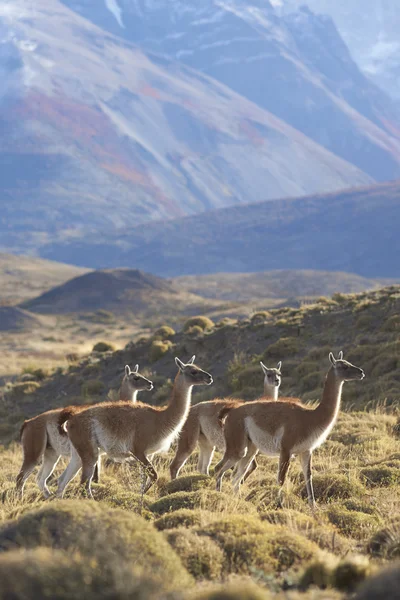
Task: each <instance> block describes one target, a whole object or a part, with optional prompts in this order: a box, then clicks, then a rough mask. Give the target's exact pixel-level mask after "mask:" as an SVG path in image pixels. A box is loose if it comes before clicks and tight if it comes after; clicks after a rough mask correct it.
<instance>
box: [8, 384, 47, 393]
mask: <svg viewBox="0 0 400 600" xmlns="http://www.w3.org/2000/svg"><path fill="white" fill-rule="evenodd" d="M39 387H40V383H38V382H37V381H24V382H22V383H14V384H13V386H12V388H11V390H10V391H9V392H7V395H9V396H19V395H20V394H26V395H28V394H33V393H34V392H36V390H37V389H38V388H39Z"/></svg>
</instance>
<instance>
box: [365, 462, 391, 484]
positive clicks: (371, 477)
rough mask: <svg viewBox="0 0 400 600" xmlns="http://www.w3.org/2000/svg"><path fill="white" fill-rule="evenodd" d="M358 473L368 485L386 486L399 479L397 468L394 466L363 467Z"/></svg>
mask: <svg viewBox="0 0 400 600" xmlns="http://www.w3.org/2000/svg"><path fill="white" fill-rule="evenodd" d="M360 475H361V478H362V480H363V481H364V483H365V485H367V486H368V487H388V486H390V485H395V484H397V483H399V481H400V473H399V470H398V469H396V468H394V467H386V466H384V465H381V466H379V467H365V468H364V469H361V471H360Z"/></svg>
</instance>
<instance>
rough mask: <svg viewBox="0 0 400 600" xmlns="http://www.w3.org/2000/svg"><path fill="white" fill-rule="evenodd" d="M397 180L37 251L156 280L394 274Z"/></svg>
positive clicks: (399, 211) (397, 269) (398, 247)
mask: <svg viewBox="0 0 400 600" xmlns="http://www.w3.org/2000/svg"><path fill="white" fill-rule="evenodd" d="M399 222H400V181H397V182H393V183H387V184H380V185H376V186H372V187H366V188H360V189H354V190H353V189H350V190H346V191H343V192H339V193H332V194H327V195H316V196H308V197H304V198H298V199H284V200H277V201H275V202H259V203H256V204H249V205H247V206H235V207H230V208H224V209H220V210H217V211H211V212H209V213H206V214H202V215H196V216H194V217H185V218H183V219H176V220H171V221H166V222H164V221H163V222H157V223H148V224H147V225H146V226H145V227H136V228H135V227H132V228H130V227H127V228H126V229H125V230H124V231H120V232H119V233H118V236H115V234H112V233H109V234H108V235H107V233H105V234H104V235H103V236H102V237H101V240H100V239H99V236H98V235H92V236H91V237H89V236H88V237H86V238H85V239H84V240H82V241H81V242H79V243H77V242H76V241H73V242H71V241H70V242H67V243H62V242H60V243H57V244H52V245H49V246H47V247H43V248H42V249H41V254H42V255H43V256H45V257H47V258H57V260H62V261H65V262H70V263H74V264H78V265H83V266H90V267H99V266H108V267H111V266H114V265H120V266H132V265H135V267H136V268H140V269H143V270H145V271H150V272H152V273H155V274H157V275H164V276H171V277H172V276H175V275H193V274H206V273H218V272H255V271H265V270H271V269H317V270H329V271H330V270H333V271H346V272H348V273H358V274H359V275H363V276H364V277H373V278H376V277H379V278H382V277H383V278H384V277H391V278H396V279H398V278H399V277H400V265H399V261H398V256H399V254H400V237H399V235H398V224H399Z"/></svg>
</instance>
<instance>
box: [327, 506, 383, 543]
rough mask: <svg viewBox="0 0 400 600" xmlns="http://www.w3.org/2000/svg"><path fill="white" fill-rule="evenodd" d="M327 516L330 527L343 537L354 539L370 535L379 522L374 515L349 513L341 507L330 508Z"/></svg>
mask: <svg viewBox="0 0 400 600" xmlns="http://www.w3.org/2000/svg"><path fill="white" fill-rule="evenodd" d="M327 514H328V518H329V521H330V522H331V523H332V525H335V527H337V529H338V530H339V531H340V532H341V533H343V535H346V536H350V537H356V538H365V537H366V536H368V535H370V534H371V532H372V531H373V530H374V529H376V527H377V526H378V525H379V522H380V521H379V519H378V517H375V516H374V515H368V514H365V513H362V512H357V511H350V510H348V509H347V508H345V507H344V506H341V505H335V506H331V507H330V508H329V509H328V512H327Z"/></svg>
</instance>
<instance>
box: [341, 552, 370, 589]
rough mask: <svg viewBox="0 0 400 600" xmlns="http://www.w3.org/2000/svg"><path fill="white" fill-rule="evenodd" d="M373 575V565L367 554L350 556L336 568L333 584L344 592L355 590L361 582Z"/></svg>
mask: <svg viewBox="0 0 400 600" xmlns="http://www.w3.org/2000/svg"><path fill="white" fill-rule="evenodd" d="M369 575H371V565H370V563H369V561H368V558H367V557H365V556H360V555H358V556H349V557H348V558H345V559H343V560H342V561H340V563H339V564H338V565H337V567H336V568H335V569H334V571H333V574H332V585H333V587H335V588H336V589H338V590H341V591H344V592H353V591H354V590H355V589H356V588H357V587H358V586H359V585H360V583H361V582H363V581H364V580H365V579H367V577H369Z"/></svg>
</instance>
